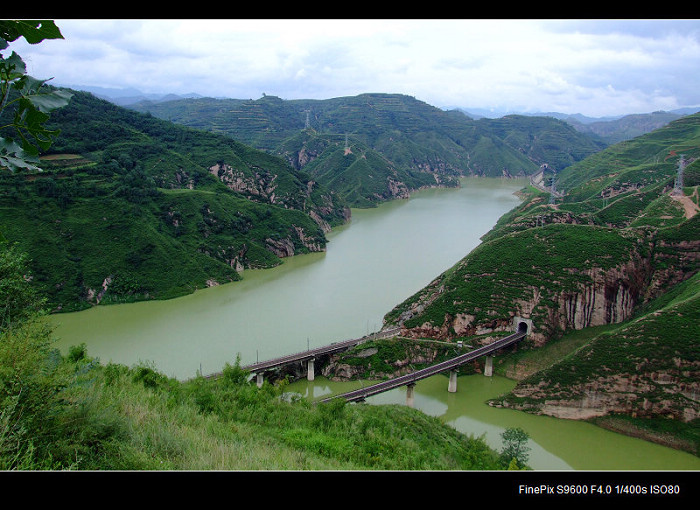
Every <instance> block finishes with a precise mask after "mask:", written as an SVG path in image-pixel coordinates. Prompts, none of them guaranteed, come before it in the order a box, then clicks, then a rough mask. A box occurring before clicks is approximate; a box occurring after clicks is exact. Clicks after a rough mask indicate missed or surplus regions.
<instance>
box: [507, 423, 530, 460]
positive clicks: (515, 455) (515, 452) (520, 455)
mask: <svg viewBox="0 0 700 510" xmlns="http://www.w3.org/2000/svg"><path fill="white" fill-rule="evenodd" d="M501 438H502V439H503V449H502V450H501V462H502V463H503V464H504V465H506V466H509V469H511V468H512V466H513V461H515V462H516V463H517V465H518V466H519V467H520V468H521V469H522V468H523V467H525V465H526V464H527V460H528V457H529V454H528V453H527V452H529V451H530V447H528V446H527V445H526V443H527V442H528V440H529V439H530V436H528V435H527V432H525V431H524V430H523V429H521V428H520V427H510V428H507V429H506V430H505V432H503V433H502V434H501Z"/></svg>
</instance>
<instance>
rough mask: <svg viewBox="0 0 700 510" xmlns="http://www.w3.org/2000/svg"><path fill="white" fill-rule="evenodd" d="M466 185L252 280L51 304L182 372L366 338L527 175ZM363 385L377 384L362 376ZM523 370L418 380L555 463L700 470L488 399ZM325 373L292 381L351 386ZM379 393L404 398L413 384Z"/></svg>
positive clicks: (342, 233) (429, 407)
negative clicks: (176, 292)
mask: <svg viewBox="0 0 700 510" xmlns="http://www.w3.org/2000/svg"><path fill="white" fill-rule="evenodd" d="M462 184H463V186H462V187H461V188H460V189H442V190H439V189H431V190H424V191H421V192H418V193H416V194H414V196H412V197H411V198H410V199H408V200H398V201H393V202H391V203H387V204H383V205H382V206H380V207H378V208H375V209H369V210H353V217H352V220H351V222H350V223H349V224H348V225H346V226H343V227H341V228H338V229H336V230H334V232H332V233H331V234H329V236H328V237H329V244H328V247H327V250H326V252H324V253H314V254H310V255H302V256H296V257H292V258H289V259H287V260H285V262H284V263H283V264H282V265H280V266H279V267H277V268H274V269H267V270H255V271H245V272H244V274H243V280H242V281H240V282H235V283H231V284H227V285H221V286H218V287H212V288H209V289H205V290H201V291H198V292H195V293H194V294H192V295H189V296H184V297H181V298H177V299H172V300H167V301H149V302H142V303H133V304H123V305H111V306H102V307H95V308H92V309H90V310H86V311H82V312H76V313H69V314H58V315H53V316H51V317H50V320H51V322H52V323H53V324H54V325H55V326H56V336H57V337H58V347H60V348H61V349H63V350H65V349H67V348H68V347H69V346H72V345H78V344H80V343H85V344H86V345H87V349H88V354H89V355H91V356H94V357H98V358H99V359H100V360H101V361H102V362H103V363H106V362H109V361H113V362H116V363H123V364H126V365H129V366H131V365H134V364H136V363H140V362H149V363H152V364H154V365H155V367H156V368H157V369H158V370H159V371H161V372H163V373H165V374H167V375H169V376H174V377H177V378H179V379H186V378H189V377H193V376H195V375H196V374H197V373H198V372H201V373H203V374H208V373H212V372H218V371H220V370H221V369H222V368H223V366H224V364H225V363H227V362H228V363H233V362H234V361H235V359H236V356H237V355H240V357H241V363H242V364H244V365H245V364H248V363H253V362H255V361H258V360H260V361H262V360H265V359H270V358H275V357H278V356H281V355H285V354H291V353H294V352H300V351H304V350H307V349H308V348H314V347H320V346H324V345H328V344H330V343H331V342H335V341H340V340H346V339H350V338H358V337H361V336H364V335H365V334H367V333H371V332H373V331H376V330H378V329H379V328H381V325H382V317H383V316H384V314H385V313H387V312H388V311H389V310H391V308H393V306H394V305H396V304H398V303H399V302H401V301H402V300H403V299H405V298H407V297H409V296H410V295H412V294H413V293H414V292H416V291H418V290H420V289H421V288H422V287H424V286H425V285H426V284H428V283H429V282H430V281H431V280H432V279H433V278H435V277H436V276H437V275H439V274H440V273H441V272H443V271H444V270H446V269H448V268H449V267H451V266H452V265H454V264H455V263H456V262H457V261H459V260H460V259H461V258H462V257H463V256H465V255H466V254H467V253H469V252H470V251H471V250H472V249H473V248H475V247H476V246H477V245H478V244H479V242H480V241H479V238H480V237H481V236H482V235H483V234H485V233H486V232H488V231H489V230H490V229H491V228H492V227H493V225H494V224H495V223H496V221H497V220H498V218H499V217H500V216H502V215H503V214H504V213H506V212H507V211H509V210H510V209H512V208H513V207H515V206H516V205H517V203H518V199H517V197H516V196H515V195H514V194H513V193H514V192H515V191H517V190H518V189H520V188H521V187H522V186H523V184H524V181H516V180H505V179H464V180H463V181H462ZM357 384H369V383H368V382H360V383H357ZM514 384H515V383H514V382H513V381H510V380H507V379H503V378H499V377H489V378H487V377H484V376H469V377H462V378H460V379H459V382H458V391H457V393H448V392H447V378H446V377H444V376H435V377H432V378H429V379H426V380H424V381H422V382H421V383H419V384H418V385H417V387H416V397H415V402H416V404H415V406H416V407H417V408H419V409H421V410H422V411H424V412H426V413H427V414H431V415H434V416H439V417H441V419H443V420H444V421H445V422H447V423H449V424H451V425H452V426H454V427H455V428H457V429H458V430H460V431H462V432H465V433H467V434H470V435H474V436H482V435H483V436H484V437H485V439H486V440H487V442H488V443H489V444H491V445H492V446H493V447H494V448H497V449H498V448H499V447H500V433H501V432H502V431H503V430H504V429H505V428H506V427H511V426H520V427H522V428H523V429H525V430H526V431H527V432H528V434H529V435H530V438H531V441H530V447H531V448H532V451H531V452H530V464H531V466H532V467H533V468H535V469H542V470H571V469H575V470H589V469H590V470H601V469H612V470H688V469H692V470H695V469H700V459H698V458H697V457H695V456H693V455H690V454H687V453H683V452H679V451H675V450H672V449H669V448H665V447H661V446H658V445H655V444H652V443H649V442H646V441H641V440H638V439H632V438H628V437H626V436H623V435H620V434H615V433H612V432H609V431H606V430H602V429H600V428H597V427H594V426H592V425H590V424H587V423H579V422H573V421H567V420H560V419H555V418H548V417H541V416H532V415H528V414H526V413H521V412H517V411H512V410H507V409H495V408H491V407H489V406H487V405H486V404H484V401H485V400H486V399H488V398H490V397H493V396H497V395H499V394H501V393H504V392H507V391H509V389H510V388H512V387H513V386H514ZM346 387H347V385H343V384H340V383H332V382H329V381H327V380H323V378H317V379H316V381H314V382H308V381H299V382H297V383H294V384H293V385H292V391H297V392H299V393H301V394H304V395H310V396H318V395H319V394H327V393H331V392H340V391H346V389H345V388H346ZM369 401H370V402H373V403H378V404H384V403H399V404H405V389H404V390H402V389H397V390H392V391H390V392H387V393H384V394H382V395H377V396H375V397H372V398H371V399H370V400H369Z"/></svg>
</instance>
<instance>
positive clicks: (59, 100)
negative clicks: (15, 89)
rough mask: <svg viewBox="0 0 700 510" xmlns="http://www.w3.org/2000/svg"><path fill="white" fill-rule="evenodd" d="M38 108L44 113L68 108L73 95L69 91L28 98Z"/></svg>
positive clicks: (41, 94) (58, 91)
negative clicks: (64, 107)
mask: <svg viewBox="0 0 700 510" xmlns="http://www.w3.org/2000/svg"><path fill="white" fill-rule="evenodd" d="M27 97H28V99H29V100H31V102H32V103H33V104H34V106H36V108H37V109H38V110H39V111H41V112H44V113H48V112H50V111H52V110H55V109H56V108H61V107H63V106H66V105H67V104H68V102H69V101H70V99H71V97H73V94H71V93H70V92H68V91H67V90H55V91H52V92H46V93H40V94H34V95H30V96H27Z"/></svg>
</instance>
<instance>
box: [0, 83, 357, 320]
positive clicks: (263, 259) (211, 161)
mask: <svg viewBox="0 0 700 510" xmlns="http://www.w3.org/2000/svg"><path fill="white" fill-rule="evenodd" d="M48 125H49V126H51V128H52V129H53V128H55V129H57V130H58V129H60V131H61V136H60V137H59V138H57V139H56V140H55V142H54V144H53V146H52V149H51V150H52V152H51V153H50V154H45V155H44V156H42V166H43V170H44V171H43V172H40V173H39V172H33V173H26V172H23V173H17V174H8V173H6V172H3V174H2V175H0V230H1V231H2V232H3V234H4V235H5V237H6V238H7V239H9V240H11V241H14V242H17V243H19V244H20V246H21V248H22V250H23V251H25V252H26V253H27V254H28V255H29V257H30V260H31V268H32V271H33V273H34V274H35V277H36V281H37V283H38V284H39V285H41V286H42V289H43V292H44V293H45V295H46V297H47V299H48V300H49V304H50V305H51V307H52V309H54V310H73V309H79V308H83V307H85V306H90V305H91V304H94V303H96V302H101V303H108V302H115V301H130V300H136V299H152V298H169V297H173V296H177V295H182V294H185V293H189V292H192V291H194V290H195V289H197V288H203V287H205V286H206V285H209V284H211V283H212V282H217V283H222V282H228V281H235V280H238V279H239V278H240V276H239V273H240V271H241V270H242V269H244V268H259V267H270V266H274V265H277V264H279V263H280V262H281V257H283V256H286V255H289V254H292V253H295V254H296V253H305V252H308V251H316V250H323V249H324V248H325V244H326V238H325V229H326V228H330V227H331V226H334V225H338V224H340V223H342V222H344V221H345V218H346V213H345V208H344V206H343V205H342V203H340V202H338V201H337V200H336V199H335V198H333V197H332V196H331V195H330V194H329V193H328V192H326V191H324V189H323V188H321V187H320V186H317V185H313V186H312V185H310V181H309V179H308V177H306V176H305V175H304V174H303V173H300V172H295V171H294V170H293V169H291V168H290V167H288V166H287V165H286V164H285V163H284V162H283V161H281V160H280V159H278V158H274V157H271V156H268V155H266V154H264V153H261V152H259V151H255V150H253V149H251V148H249V147H245V146H243V145H241V144H238V143H236V142H234V141H232V140H230V139H224V138H222V137H220V136H216V135H212V134H208V133H201V132H194V131H192V130H190V129H186V128H182V127H179V126H175V125H173V124H170V123H167V122H164V121H160V120H157V119H154V118H152V117H149V116H146V115H141V114H138V113H135V112H130V111H128V110H124V109H121V108H118V107H115V106H114V105H111V104H110V103H108V102H106V101H101V100H98V99H96V98H94V97H93V96H91V95H89V94H85V93H80V92H75V93H74V96H73V99H72V100H71V103H70V104H69V105H68V106H66V107H64V108H62V109H60V110H57V111H56V112H54V114H53V115H52V117H51V120H50V122H49V123H48ZM219 163H225V164H226V165H228V167H229V168H235V169H236V172H237V174H236V175H237V178H239V179H240V180H241V181H246V182H249V183H251V185H250V187H248V188H245V189H240V190H238V191H237V190H234V189H231V188H230V187H228V186H227V185H226V184H225V183H224V181H223V180H222V179H221V178H217V176H215V175H213V174H212V172H211V171H210V169H209V167H211V166H213V165H217V164H219ZM266 180H267V182H268V183H272V184H264V182H265V181H266ZM266 190H267V191H268V192H267V195H266V194H265V191H266ZM312 214H313V215H314V219H312V217H311V215H312ZM164 268H165V269H167V271H163V269H164ZM105 288H106V290H105Z"/></svg>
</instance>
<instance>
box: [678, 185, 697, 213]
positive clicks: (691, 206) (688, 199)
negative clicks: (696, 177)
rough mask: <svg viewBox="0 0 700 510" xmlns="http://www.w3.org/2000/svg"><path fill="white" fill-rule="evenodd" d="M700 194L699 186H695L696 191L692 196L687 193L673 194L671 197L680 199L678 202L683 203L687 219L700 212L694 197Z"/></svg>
mask: <svg viewBox="0 0 700 510" xmlns="http://www.w3.org/2000/svg"><path fill="white" fill-rule="evenodd" d="M697 196H698V188H697V186H696V187H695V191H693V194H692V195H690V196H686V195H671V198H673V199H674V200H678V202H680V203H681V205H682V206H683V209H685V217H686V219H690V218H692V217H693V216H695V215H696V214H697V213H698V212H700V207H698V206H697V205H696V204H695V202H694V201H693V198H696V199H697Z"/></svg>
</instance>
